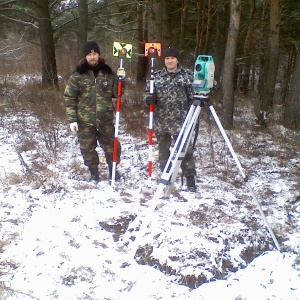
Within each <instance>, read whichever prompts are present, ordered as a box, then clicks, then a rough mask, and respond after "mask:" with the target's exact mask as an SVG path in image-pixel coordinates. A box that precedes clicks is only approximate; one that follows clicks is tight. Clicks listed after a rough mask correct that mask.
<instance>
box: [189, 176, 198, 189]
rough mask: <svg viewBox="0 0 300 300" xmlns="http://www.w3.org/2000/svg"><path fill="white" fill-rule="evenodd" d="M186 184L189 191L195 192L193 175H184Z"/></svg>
mask: <svg viewBox="0 0 300 300" xmlns="http://www.w3.org/2000/svg"><path fill="white" fill-rule="evenodd" d="M186 185H187V189H188V190H189V191H190V192H196V190H197V188H196V184H195V177H194V176H187V177H186Z"/></svg>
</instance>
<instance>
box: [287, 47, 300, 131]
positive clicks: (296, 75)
mask: <svg viewBox="0 0 300 300" xmlns="http://www.w3.org/2000/svg"><path fill="white" fill-rule="evenodd" d="M296 53H297V54H296V61H295V66H294V72H293V74H292V79H291V84H290V88H289V90H288V93H287V97H286V101H285V110H284V126H285V127H286V128H288V129H292V130H300V101H299V95H300V84H299V82H300V49H299V46H298V47H297V49H296Z"/></svg>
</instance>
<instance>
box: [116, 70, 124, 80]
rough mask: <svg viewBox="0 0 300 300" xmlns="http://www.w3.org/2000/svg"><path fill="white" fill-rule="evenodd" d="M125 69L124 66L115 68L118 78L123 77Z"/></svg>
mask: <svg viewBox="0 0 300 300" xmlns="http://www.w3.org/2000/svg"><path fill="white" fill-rule="evenodd" d="M125 75H126V74H125V70H124V68H119V69H118V70H117V76H118V77H119V78H120V79H124V78H125Z"/></svg>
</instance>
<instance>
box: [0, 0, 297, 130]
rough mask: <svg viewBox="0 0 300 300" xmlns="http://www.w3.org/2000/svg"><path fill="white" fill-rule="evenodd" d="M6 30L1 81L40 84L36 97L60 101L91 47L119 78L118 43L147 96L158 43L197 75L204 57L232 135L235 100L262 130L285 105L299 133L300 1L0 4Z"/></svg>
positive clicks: (19, 0)
mask: <svg viewBox="0 0 300 300" xmlns="http://www.w3.org/2000/svg"><path fill="white" fill-rule="evenodd" d="M0 25H1V26H0V39H1V40H0V59H1V66H0V71H1V76H2V78H5V77H7V78H8V77H9V76H11V74H12V73H15V74H17V73H19V74H20V73H22V74H23V73H27V74H37V73H38V74H41V76H42V80H41V83H42V85H41V86H38V89H49V88H50V89H53V90H54V91H56V92H58V95H57V94H56V96H55V97H59V98H60V97H61V91H62V90H63V85H64V84H65V82H66V80H67V79H68V77H69V76H70V74H71V72H72V70H73V69H74V68H75V65H76V64H77V63H78V62H79V60H80V58H82V57H83V55H82V45H83V44H84V42H85V41H87V40H96V41H97V42H98V43H99V44H100V48H101V55H102V56H103V57H104V58H105V59H106V60H107V62H108V63H109V64H110V65H112V66H113V68H114V69H115V70H116V69H117V68H118V63H119V62H118V60H117V59H116V58H115V57H113V56H112V46H113V42H115V41H117V42H125V43H130V44H132V45H133V56H132V59H130V61H129V62H128V61H127V62H126V64H127V65H126V67H127V69H126V71H127V76H128V78H127V81H130V82H131V83H134V86H135V87H137V86H141V87H142V88H141V90H142V89H143V86H144V84H145V81H146V78H147V74H148V60H147V57H145V55H144V52H145V43H146V42H160V43H161V44H162V51H164V49H165V48H167V47H169V46H173V47H177V48H178V49H180V51H181V63H182V65H183V66H184V67H188V68H193V67H194V62H195V59H196V58H197V56H198V55H199V54H203V55H211V56H213V58H214V62H215V65H216V71H215V79H216V81H217V82H218V90H217V93H215V95H214V103H216V104H220V105H221V112H222V116H221V119H222V122H223V126H224V128H225V129H233V128H234V95H235V93H239V94H240V95H243V96H245V97H247V98H248V99H249V101H251V102H253V106H254V113H255V115H256V118H257V123H258V124H259V125H263V127H265V126H267V125H268V122H272V118H273V113H274V105H280V107H281V108H282V109H281V110H282V117H281V118H280V122H282V124H283V125H284V126H285V127H286V128H288V129H292V130H299V129H300V101H299V94H300V85H299V84H298V82H299V80H300V56H299V55H297V54H298V53H299V39H300V38H299V37H300V32H299V31H300V26H299V25H300V3H299V1H288V0H229V1H226V0H218V1H217V0H180V1H179V0H160V1H159V0H52V1H51V0H26V1H25V0H0ZM25 49H27V50H25ZM26 51H27V53H26ZM157 65H158V66H157V67H161V66H162V60H158V64H157ZM59 78H60V79H61V80H59ZM129 79H130V80H129ZM128 86H129V87H130V85H128ZM53 95H54V94H53ZM20 97H21V98H22V96H20ZM53 97H54V96H53ZM19 100H20V99H19ZM53 101H54V99H53ZM22 102H23V101H22ZM25 102H26V99H25Z"/></svg>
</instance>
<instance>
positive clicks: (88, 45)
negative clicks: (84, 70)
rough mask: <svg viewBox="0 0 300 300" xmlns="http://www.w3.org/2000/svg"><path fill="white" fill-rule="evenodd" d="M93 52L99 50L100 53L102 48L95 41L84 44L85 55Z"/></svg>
mask: <svg viewBox="0 0 300 300" xmlns="http://www.w3.org/2000/svg"><path fill="white" fill-rule="evenodd" d="M91 52H97V53H98V54H99V55H100V48H99V46H98V44H97V43H96V42H94V41H89V42H86V43H85V44H84V46H83V53H84V57H86V56H87V55H88V54H89V53H91Z"/></svg>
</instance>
